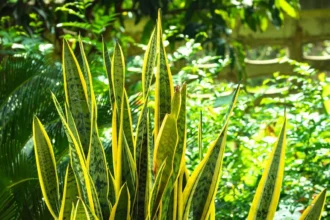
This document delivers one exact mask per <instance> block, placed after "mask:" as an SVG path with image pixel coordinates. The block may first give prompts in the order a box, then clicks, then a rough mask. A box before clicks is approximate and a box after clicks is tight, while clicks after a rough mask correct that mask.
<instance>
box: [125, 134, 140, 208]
mask: <svg viewBox="0 0 330 220" xmlns="http://www.w3.org/2000/svg"><path fill="white" fill-rule="evenodd" d="M122 150H123V151H122V163H123V164H122V181H123V182H125V183H126V186H127V189H128V191H129V194H130V199H131V201H130V204H134V200H135V198H136V197H135V196H136V186H137V178H136V176H137V174H136V164H135V161H134V158H133V155H132V154H131V151H130V149H129V148H128V144H127V141H126V138H125V136H124V137H123V148H122Z"/></svg>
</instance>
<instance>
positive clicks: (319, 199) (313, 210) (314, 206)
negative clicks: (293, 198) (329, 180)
mask: <svg viewBox="0 0 330 220" xmlns="http://www.w3.org/2000/svg"><path fill="white" fill-rule="evenodd" d="M326 194H327V189H323V190H322V192H320V194H318V195H317V196H316V197H315V199H313V201H312V203H311V205H310V206H308V208H307V209H306V210H305V211H304V212H303V214H302V215H301V217H300V218H299V220H320V219H321V216H322V211H323V208H324V204H325V198H326Z"/></svg>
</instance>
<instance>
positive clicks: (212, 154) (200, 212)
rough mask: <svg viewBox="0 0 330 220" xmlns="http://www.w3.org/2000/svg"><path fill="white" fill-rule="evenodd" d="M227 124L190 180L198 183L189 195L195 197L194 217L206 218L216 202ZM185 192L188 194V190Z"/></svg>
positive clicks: (192, 203) (193, 202)
mask: <svg viewBox="0 0 330 220" xmlns="http://www.w3.org/2000/svg"><path fill="white" fill-rule="evenodd" d="M227 126H228V124H226V125H225V127H224V129H223V130H222V132H221V134H220V135H219V137H218V138H217V140H216V141H215V143H213V145H212V146H211V147H210V149H209V150H208V152H207V154H206V156H205V157H204V159H203V160H202V162H201V163H200V165H198V167H197V168H196V170H195V171H194V173H193V174H192V177H191V178H190V179H189V180H188V183H187V185H188V186H190V185H191V184H193V185H196V186H193V189H195V190H192V191H191V194H190V195H187V196H189V197H190V196H191V197H192V198H193V200H192V202H191V208H192V214H193V219H206V217H207V216H208V214H209V211H210V207H211V204H212V202H214V198H215V194H216V192H217V189H218V185H219V180H220V174H221V169H222V161H223V154H224V150H225V146H226V137H227ZM199 166H201V168H199ZM195 172H196V174H195ZM195 175H197V176H198V178H194V176H195ZM194 180H195V181H194ZM193 181H194V182H193ZM187 189H189V188H187ZM185 191H186V190H185ZM188 192H189V191H187V193H188ZM184 193H185V194H186V192H184ZM188 210H189V209H186V210H185V215H184V216H187V215H188V214H189V211H188Z"/></svg>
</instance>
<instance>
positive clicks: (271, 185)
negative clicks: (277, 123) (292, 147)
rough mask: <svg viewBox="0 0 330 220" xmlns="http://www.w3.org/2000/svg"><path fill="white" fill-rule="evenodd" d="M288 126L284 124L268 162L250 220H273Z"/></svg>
mask: <svg viewBox="0 0 330 220" xmlns="http://www.w3.org/2000/svg"><path fill="white" fill-rule="evenodd" d="M286 126H287V120H286V117H285V119H284V123H283V126H282V129H281V132H280V135H279V138H278V141H277V143H276V144H275V147H274V149H273V151H272V153H271V155H270V157H269V159H268V161H267V164H266V167H265V170H264V173H263V174H262V177H261V180H260V182H259V184H258V188H257V191H256V194H255V195H254V199H253V202H252V205H251V208H250V212H249V215H248V219H249V220H250V219H251V220H252V219H260V220H261V219H273V218H274V215H275V211H276V208H277V204H278V201H279V198H280V192H281V186H282V180H283V173H284V159H285V148H286Z"/></svg>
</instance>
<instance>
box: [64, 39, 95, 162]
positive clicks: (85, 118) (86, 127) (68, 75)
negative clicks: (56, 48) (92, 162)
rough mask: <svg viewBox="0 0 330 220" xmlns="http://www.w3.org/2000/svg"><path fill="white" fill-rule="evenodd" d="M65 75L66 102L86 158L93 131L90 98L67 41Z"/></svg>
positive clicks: (65, 44)
mask: <svg viewBox="0 0 330 220" xmlns="http://www.w3.org/2000/svg"><path fill="white" fill-rule="evenodd" d="M63 77H64V90H65V96H66V103H67V105H68V107H69V109H70V111H71V112H72V116H73V119H74V122H75V125H76V127H77V130H78V133H79V137H80V141H81V145H82V148H83V150H84V152H83V153H84V154H83V155H84V157H85V158H86V157H87V154H88V149H89V143H90V132H91V117H90V106H89V105H88V103H89V98H88V92H87V86H86V81H85V79H84V76H83V73H82V71H81V69H80V66H79V63H78V61H77V59H76V56H75V55H74V53H73V51H72V50H71V48H70V47H69V45H68V43H67V42H64V43H63Z"/></svg>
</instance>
